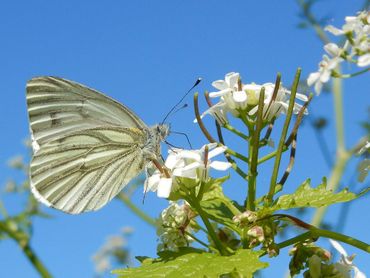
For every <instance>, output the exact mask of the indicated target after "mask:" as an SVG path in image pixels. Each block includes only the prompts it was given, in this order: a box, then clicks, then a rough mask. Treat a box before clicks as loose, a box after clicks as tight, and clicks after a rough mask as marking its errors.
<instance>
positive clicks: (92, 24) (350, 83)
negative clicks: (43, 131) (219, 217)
mask: <svg viewBox="0 0 370 278" xmlns="http://www.w3.org/2000/svg"><path fill="white" fill-rule="evenodd" d="M362 4H363V1H360V0H351V1H348V0H326V1H319V3H318V4H317V5H316V6H315V9H314V11H315V12H316V13H317V14H318V15H319V16H327V18H328V23H329V24H334V25H336V26H341V25H342V24H343V18H344V17H345V16H346V15H353V14H355V12H356V11H358V10H359V8H360V7H361V6H362ZM1 6H2V7H1V9H0V34H1V43H0V50H1V51H0V61H1V63H0V65H1V66H0V76H1V84H2V86H1V97H2V100H1V102H0V130H1V134H2V136H0V143H1V148H0V183H1V184H4V183H5V182H6V180H7V179H8V178H10V177H13V178H16V179H17V180H22V179H24V177H23V176H20V175H18V174H17V172H15V171H14V170H9V169H8V168H7V166H6V161H7V160H8V159H9V158H11V157H12V156H14V155H17V154H22V155H24V156H25V157H26V158H27V159H29V157H28V156H27V155H28V154H27V150H26V148H25V147H24V146H23V145H22V141H23V140H24V139H26V138H28V136H29V133H28V120H27V112H26V101H25V84H26V81H27V80H28V79H30V78H32V77H34V76H40V75H54V76H60V77H64V78H68V79H71V80H75V81H78V82H80V83H83V84H86V85H88V86H90V87H93V88H96V89H98V90H100V91H102V92H105V93H106V94H108V95H110V96H111V97H113V98H115V99H117V100H119V101H121V102H122V103H124V104H126V105H127V106H128V107H130V108H132V109H133V110H134V111H135V112H136V113H137V114H138V115H140V117H141V118H142V119H143V120H144V121H145V122H146V123H148V125H151V124H155V123H157V122H159V121H161V120H162V119H163V117H164V115H165V114H166V113H167V112H168V111H169V109H170V107H171V106H172V105H173V104H175V103H176V102H177V101H178V100H179V99H180V98H181V96H182V95H183V93H184V92H186V91H187V89H188V88H189V87H191V85H192V84H193V83H194V81H195V79H196V78H197V77H198V76H201V77H202V78H203V82H202V84H201V85H200V86H199V87H198V89H199V91H201V92H203V91H204V90H211V89H212V88H211V86H210V83H211V82H212V81H214V80H216V79H222V78H223V76H224V75H225V74H226V73H227V72H230V71H237V72H240V73H241V75H242V77H243V80H244V82H252V81H254V82H257V83H264V82H270V81H274V79H275V76H276V73H277V72H281V73H282V76H283V82H284V84H286V85H287V86H288V85H290V83H291V81H292V78H293V76H294V73H295V70H296V68H297V67H302V69H303V74H302V75H303V76H307V75H308V74H309V73H310V72H312V71H315V70H316V69H317V64H318V62H319V61H320V59H321V56H322V54H323V50H322V44H321V42H320V41H319V40H318V39H317V37H316V36H315V34H314V32H313V31H312V30H311V29H299V28H297V25H298V24H299V22H300V19H299V16H298V14H299V12H300V10H299V8H298V5H297V4H296V2H295V1H219V0H215V1H196V0H188V1H179V0H171V1H170V0H163V1H149V0H147V1H96V0H90V1H86V0H85V1H71V0H66V1H41V0H35V1H19V0H14V1H3V2H2V5H1ZM345 70H347V68H345ZM349 70H351V69H349ZM365 80H366V78H365V77H364V76H362V77H358V78H353V79H350V80H346V82H345V85H344V95H345V97H344V101H345V106H344V108H345V111H344V112H345V116H346V121H345V126H346V131H347V138H346V139H347V145H348V146H351V145H353V144H354V143H355V142H356V141H357V140H358V138H359V137H361V136H362V135H363V131H362V130H361V128H360V127H359V122H360V121H363V120H366V117H367V115H366V113H367V109H368V108H367V107H368V104H369V102H368V100H369V99H368V89H369V87H368V80H367V81H365ZM191 101H192V100H191V98H188V99H187V102H189V103H191ZM331 103H332V98H331V96H330V95H327V94H322V95H321V96H320V97H318V98H316V99H315V100H314V101H313V103H312V106H311V108H310V109H311V111H312V114H314V115H315V116H325V117H328V118H329V120H330V119H331V118H332V114H333V111H332V105H331ZM203 107H204V106H203ZM193 118H194V116H193V114H192V108H189V109H186V110H184V111H181V112H179V113H178V114H176V115H175V116H173V117H172V118H171V120H170V121H171V124H172V129H173V130H176V131H182V132H186V133H187V134H189V136H190V139H191V141H192V143H193V145H194V146H195V147H200V146H202V145H203V144H204V143H206V140H205V139H204V138H203V137H202V136H201V134H200V132H199V130H198V127H197V126H196V125H194V124H193ZM334 135H335V132H334V124H333V122H332V121H331V122H329V127H328V129H327V130H326V131H325V138H326V140H328V142H329V148H330V152H331V154H333V153H334V150H335V143H334V142H335V141H334ZM299 136H300V137H299V143H298V152H297V163H296V165H295V170H294V173H293V174H292V176H291V178H290V179H289V183H288V185H289V187H290V188H288V189H287V190H288V191H291V190H292V188H294V186H296V185H298V184H299V183H301V182H302V181H303V180H305V179H306V178H307V177H311V178H312V181H313V184H314V185H317V184H318V183H319V182H320V180H321V178H322V177H323V176H326V175H328V167H327V166H326V164H325V163H324V160H323V159H322V155H321V153H320V151H319V147H318V145H317V142H316V139H315V136H314V133H313V129H312V128H311V127H310V125H309V124H308V122H306V123H305V124H304V127H303V129H302V131H301V133H300V135H299ZM170 141H171V142H173V143H174V144H177V145H180V146H184V147H186V142H185V141H184V139H183V138H181V137H177V136H171V138H170ZM351 169H353V166H351ZM261 177H262V178H261V180H262V181H263V179H264V178H263V175H262V176H261ZM346 178H347V179H346V181H348V177H346ZM230 184H231V185H230V186H233V188H234V189H235V190H239V191H238V192H244V190H245V189H244V188H242V189H241V188H240V187H238V185H236V184H232V181H230ZM260 184H263V182H261V183H260ZM360 187H361V186H360V185H358V187H357V188H355V189H354V190H355V191H356V190H358V189H359V188H360ZM141 200H142V196H141V195H140V194H138V195H137V196H135V199H134V202H135V203H137V204H138V205H139V206H140V207H141V208H142V209H144V210H145V211H147V212H148V213H149V214H150V215H152V216H157V215H158V214H159V212H160V211H161V209H163V208H164V207H166V205H167V202H166V201H165V200H157V198H156V197H155V195H154V194H149V196H148V198H147V200H146V202H145V204H144V205H143V204H141ZM19 202H20V199H19V198H12V197H7V198H6V199H5V203H6V206H7V207H8V209H9V210H10V212H17V210H19V208H20V206H21V204H20V203H19ZM339 208H340V206H335V208H334V209H332V210H330V211H329V214H328V215H327V217H328V219H329V220H331V221H333V223H336V222H337V218H338V210H339ZM45 211H46V212H48V213H50V214H51V215H53V216H54V218H52V219H37V220H36V221H35V226H34V237H33V239H32V242H31V244H32V246H33V247H34V248H35V249H36V251H37V253H38V255H39V256H40V257H41V259H42V260H43V261H44V262H45V264H46V266H47V267H48V268H49V269H50V271H51V272H52V273H53V274H54V275H55V276H56V277H92V276H93V264H92V262H91V255H92V254H93V253H94V252H95V251H96V250H97V249H98V248H99V246H100V245H101V244H102V243H103V242H104V239H105V237H107V236H108V235H110V234H114V233H117V232H118V231H119V230H120V228H121V227H124V226H130V227H133V228H134V229H135V232H134V234H133V235H132V236H131V238H130V240H129V248H130V250H131V254H132V256H137V255H147V256H155V249H156V235H155V231H154V230H153V229H152V228H151V227H150V226H148V225H147V224H145V223H143V222H142V221H141V220H140V219H138V218H137V217H135V216H134V215H133V214H132V213H131V212H130V211H129V210H128V209H127V208H125V207H124V206H123V205H122V204H121V203H119V202H118V201H112V202H111V203H110V204H108V205H107V206H106V207H104V208H103V209H102V210H100V211H98V212H95V213H88V214H84V215H79V216H71V215H67V214H63V213H60V212H57V211H55V210H51V209H48V208H45ZM368 211H369V198H368V197H366V198H362V199H360V200H358V201H357V202H356V203H354V204H353V205H352V206H351V208H350V211H349V219H348V222H347V223H346V224H345V223H343V225H345V226H344V230H343V232H344V233H347V234H349V235H352V236H354V237H357V238H359V239H362V240H363V241H367V242H369V240H370V238H369V232H368V231H369V229H370V224H369V223H370V214H369V213H367V212H368ZM305 219H306V220H309V216H308V215H307V216H306V217H305ZM322 243H323V244H326V241H322ZM348 252H349V253H354V252H355V253H357V254H358V256H357V257H356V260H355V261H356V262H357V264H358V266H359V267H360V268H361V269H363V270H364V271H365V272H367V273H368V274H369V273H370V265H369V264H368V262H369V259H370V256H369V255H368V254H365V253H364V252H361V251H359V250H355V249H353V248H350V247H348ZM282 253H283V254H284V255H283V256H282V258H279V259H278V260H275V261H274V260H273V261H271V263H272V265H273V267H272V268H271V270H269V272H266V274H265V276H264V277H271V275H272V274H271V273H274V274H275V275H276V274H277V273H281V277H282V275H283V274H284V272H285V270H286V266H287V261H286V253H287V251H286V250H284V251H283V252H282ZM284 257H285V259H284ZM366 262H367V263H366ZM269 274H270V275H269ZM275 275H274V276H275ZM0 276H1V277H31V278H32V277H38V276H37V273H36V272H35V271H34V269H33V268H32V266H31V265H30V264H29V263H28V261H27V259H26V258H25V257H24V255H23V254H22V252H21V251H20V250H19V249H18V247H17V246H16V245H15V244H14V242H12V241H10V240H7V241H1V242H0ZM275 277H277V276H275Z"/></svg>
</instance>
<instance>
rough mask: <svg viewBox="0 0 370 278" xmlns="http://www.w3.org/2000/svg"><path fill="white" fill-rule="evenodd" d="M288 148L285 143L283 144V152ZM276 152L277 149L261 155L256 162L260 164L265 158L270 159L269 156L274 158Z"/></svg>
mask: <svg viewBox="0 0 370 278" xmlns="http://www.w3.org/2000/svg"><path fill="white" fill-rule="evenodd" d="M287 150H288V147H287V146H286V145H284V147H283V152H286V151H287ZM277 153H278V151H277V150H275V151H273V152H271V153H269V154H267V155H265V156H264V157H261V158H260V159H258V164H261V163H263V162H265V161H267V160H270V159H271V158H274V157H275V156H276V154H277Z"/></svg>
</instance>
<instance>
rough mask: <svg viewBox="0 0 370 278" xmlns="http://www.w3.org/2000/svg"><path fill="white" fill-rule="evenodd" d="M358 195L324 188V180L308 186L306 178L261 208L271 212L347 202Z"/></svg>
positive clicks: (308, 181) (345, 190) (308, 182)
mask: <svg viewBox="0 0 370 278" xmlns="http://www.w3.org/2000/svg"><path fill="white" fill-rule="evenodd" d="M357 197H358V196H357V195H356V194H354V193H352V192H348V190H347V189H344V190H342V191H340V192H336V193H335V192H333V191H332V190H329V189H326V180H325V179H324V181H323V183H322V184H320V185H319V186H318V187H316V188H312V187H311V186H310V180H306V181H305V182H304V183H303V184H301V185H300V186H299V187H298V188H297V190H296V191H295V192H294V193H292V194H286V195H282V196H280V197H279V198H278V199H277V201H276V202H275V204H274V205H273V206H272V207H270V208H265V209H263V212H264V213H269V214H270V213H273V212H274V211H277V210H288V209H292V208H304V207H314V208H318V207H322V206H328V205H332V204H335V203H343V202H348V201H351V200H353V199H356V198H357Z"/></svg>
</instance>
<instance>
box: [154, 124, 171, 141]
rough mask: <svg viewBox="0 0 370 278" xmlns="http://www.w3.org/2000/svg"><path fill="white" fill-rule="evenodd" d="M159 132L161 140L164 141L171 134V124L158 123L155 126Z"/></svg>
mask: <svg viewBox="0 0 370 278" xmlns="http://www.w3.org/2000/svg"><path fill="white" fill-rule="evenodd" d="M155 129H156V131H157V134H158V135H159V137H160V139H161V141H164V140H165V139H166V138H167V136H168V135H169V134H170V125H169V124H158V125H156V126H155Z"/></svg>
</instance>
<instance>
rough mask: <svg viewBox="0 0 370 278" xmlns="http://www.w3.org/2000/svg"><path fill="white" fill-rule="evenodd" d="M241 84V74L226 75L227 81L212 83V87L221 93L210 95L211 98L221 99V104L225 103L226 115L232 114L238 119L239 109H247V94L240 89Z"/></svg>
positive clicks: (231, 73)
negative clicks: (227, 113)
mask: <svg viewBox="0 0 370 278" xmlns="http://www.w3.org/2000/svg"><path fill="white" fill-rule="evenodd" d="M239 82H240V75H239V73H236V72H230V73H228V74H226V75H225V80H217V81H214V82H212V86H213V87H215V88H216V89H218V90H219V91H217V92H211V93H209V97H211V98H215V97H221V99H220V102H221V103H224V108H223V111H224V113H226V112H231V113H232V114H233V115H234V116H236V117H237V116H238V115H239V112H238V111H237V110H238V109H245V108H246V107H247V94H246V93H245V92H244V91H243V90H241V88H239ZM216 119H217V118H216Z"/></svg>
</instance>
